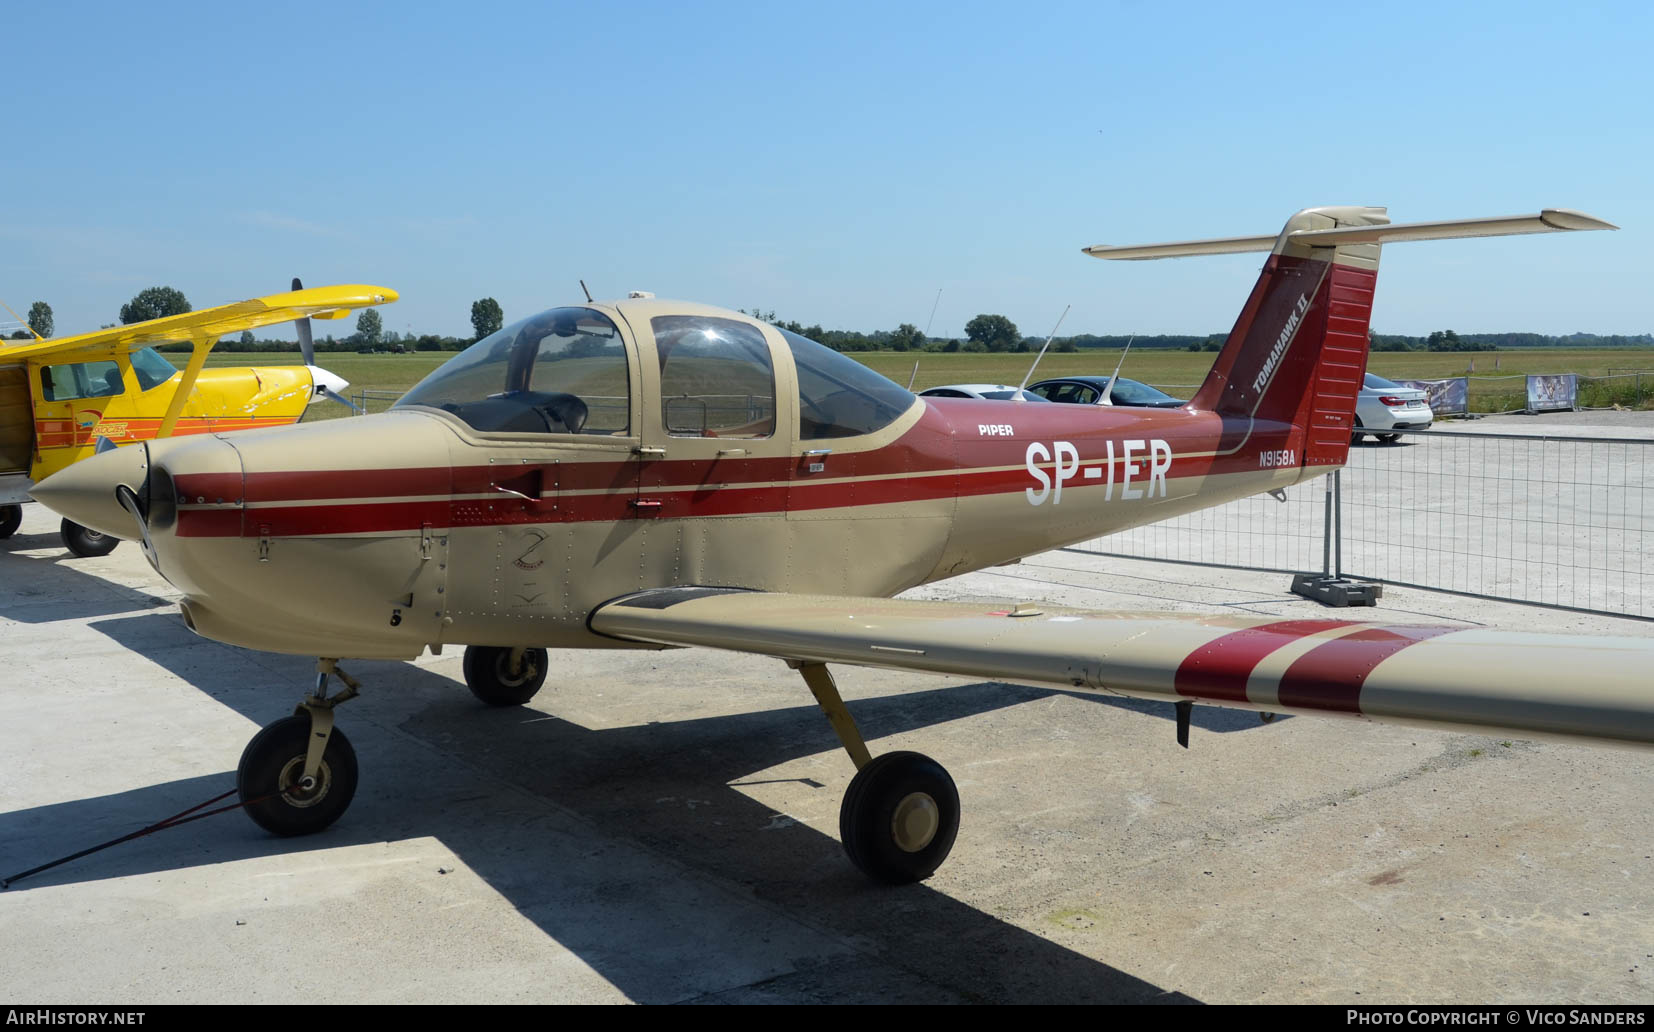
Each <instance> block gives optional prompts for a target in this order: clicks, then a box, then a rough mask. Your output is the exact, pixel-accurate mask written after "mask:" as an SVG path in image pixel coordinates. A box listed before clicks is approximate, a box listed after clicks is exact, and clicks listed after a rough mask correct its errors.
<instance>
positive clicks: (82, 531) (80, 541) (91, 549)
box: [61, 520, 121, 559]
mask: <svg viewBox="0 0 1654 1032" xmlns="http://www.w3.org/2000/svg"><path fill="white" fill-rule="evenodd" d="M61 532H62V534H63V547H64V548H67V549H68V550H69V551H71V552H73V553H74V554H76V555H78V556H80V557H81V558H82V559H91V558H92V557H94V556H99V555H108V554H109V553H110V552H113V551H114V550H115V546H116V545H118V544H120V543H121V539H120V538H118V537H111V536H110V535H108V534H99V533H98V532H97V531H95V530H93V529H92V528H90V527H83V526H81V525H80V524H78V523H76V522H74V521H73V520H64V521H63V527H62V528H61Z"/></svg>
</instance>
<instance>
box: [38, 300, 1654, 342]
mask: <svg viewBox="0 0 1654 1032" xmlns="http://www.w3.org/2000/svg"><path fill="white" fill-rule="evenodd" d="M191 310H192V309H191V308H190V303H189V300H188V299H187V298H185V297H184V295H183V293H182V292H181V291H179V290H176V289H174V288H172V287H150V288H148V289H146V290H142V291H139V292H138V294H137V295H136V296H134V297H133V298H132V300H131V301H129V302H127V303H126V304H124V305H122V306H121V310H120V321H121V323H122V324H131V323H135V322H144V321H146V320H149V319H161V318H165V317H166V316H169V315H182V314H184V313H185V312H189V311H191ZM741 311H742V313H743V314H746V315H750V316H752V317H753V318H755V319H760V320H762V321H764V322H767V323H770V324H771V325H774V326H777V327H780V328H781V329H784V330H788V331H790V332H792V333H796V334H798V335H799V336H801V337H808V338H809V339H811V340H813V341H816V342H818V343H821V344H824V345H826V346H827V347H829V348H832V349H833V350H835V351H923V352H996V353H1003V352H1030V351H1038V350H1039V349H1040V348H1041V347H1042V346H1044V344H1045V340H1044V338H1041V337H1025V336H1023V335H1022V333H1021V332H1019V331H1018V330H1017V326H1016V323H1014V322H1012V321H1011V320H1010V319H1008V318H1006V317H1005V316H1003V315H998V314H993V313H987V312H984V313H982V314H980V315H978V316H976V317H975V318H974V319H972V320H971V321H970V322H968V323H966V324H965V336H963V337H927V336H926V335H925V334H924V333H922V332H920V330H919V328H918V327H917V326H914V325H913V324H912V323H902V324H901V325H900V326H898V327H896V328H895V329H894V330H874V331H873V332H871V333H864V332H862V331H860V330H829V329H826V328H825V327H823V326H822V325H820V324H819V323H816V324H812V325H808V326H806V325H804V324H803V323H800V322H798V321H797V320H793V319H779V318H777V317H776V314H775V312H774V311H773V310H771V311H763V310H761V309H759V308H753V309H752V310H751V311H750V312H749V311H747V310H746V309H741ZM28 324H29V327H30V328H31V329H32V330H33V331H34V333H38V334H39V335H40V336H42V337H50V336H51V335H52V331H53V324H52V306H51V305H49V304H47V303H46V302H44V301H36V302H35V303H34V304H33V305H31V306H30V308H29V318H28ZM113 325H115V324H114V323H109V324H107V325H106V326H105V327H104V328H106V329H107V328H108V326H113ZM504 325H505V312H504V311H503V310H502V309H501V308H500V303H499V302H498V301H496V300H494V299H493V298H491V297H484V298H478V299H477V300H476V301H474V302H472V303H471V328H472V330H473V336H470V337H452V336H446V335H442V334H434V333H424V334H413V333H407V334H400V333H397V332H396V331H394V330H386V329H385V324H384V320H383V319H382V318H381V317H380V315H379V312H378V311H377V310H375V309H372V308H367V309H363V310H362V311H361V313H360V314H358V316H357V318H356V332H355V333H352V334H349V335H346V336H343V337H335V336H333V335H332V334H328V335H327V336H324V337H318V338H317V339H316V350H317V351H323V352H339V351H398V352H400V351H462V350H464V349H465V348H467V347H469V346H470V345H471V344H473V343H475V342H476V341H479V340H481V339H482V338H484V337H486V336H488V335H489V334H491V333H496V332H498V331H499V330H500V329H501V327H503V326H504ZM32 335H33V334H31V333H30V332H29V330H18V331H17V332H15V333H13V334H12V337H13V339H17V340H28V339H30V337H31V336H32ZM1367 337H1368V342H1369V345H1370V347H1371V350H1373V351H1495V350H1499V349H1501V348H1570V347H1580V348H1585V347H1588V348H1647V347H1654V334H1649V333H1642V334H1636V335H1624V334H1596V333H1570V334H1564V335H1561V336H1553V335H1548V334H1543V333H1466V334H1459V333H1456V332H1455V331H1453V330H1437V331H1435V332H1434V333H1431V334H1429V335H1427V336H1423V337H1409V336H1404V335H1398V334H1387V333H1373V332H1371V331H1369V332H1368V335H1367ZM1226 339H1227V334H1222V333H1210V334H1205V335H1191V334H1152V335H1127V334H1095V333H1080V334H1074V335H1072V336H1068V337H1056V338H1053V339H1052V341H1051V349H1052V350H1053V351H1059V352H1076V351H1082V350H1088V349H1092V348H1108V349H1115V350H1117V349H1119V348H1123V347H1125V346H1126V345H1127V343H1128V342H1129V343H1130V344H1131V345H1132V347H1134V348H1182V349H1184V350H1187V351H1217V350H1219V349H1220V348H1222V346H1223V342H1224V341H1225V340H1226ZM218 348H219V350H221V351H235V352H268V351H294V350H297V348H298V343H297V342H296V341H292V340H270V339H261V338H255V337H254V336H253V334H252V333H250V332H248V333H243V334H241V335H240V336H239V337H236V338H225V339H223V340H221V341H219V342H218ZM161 350H163V351H168V350H177V351H187V350H189V345H188V344H187V343H178V344H164V345H162V346H161Z"/></svg>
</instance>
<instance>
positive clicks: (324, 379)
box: [305, 366, 350, 405]
mask: <svg viewBox="0 0 1654 1032" xmlns="http://www.w3.org/2000/svg"><path fill="white" fill-rule="evenodd" d="M305 368H306V369H308V370H310V382H311V383H313V384H315V389H314V390H312V391H311V392H310V401H309V402H307V404H310V405H314V404H316V402H318V401H321V400H323V399H324V398H326V397H327V395H329V394H331V395H333V396H334V397H336V398H343V397H344V396H345V391H346V390H347V389H349V387H350V381H349V380H347V379H345V378H344V377H342V376H340V375H339V374H338V373H330V372H328V371H327V370H326V369H323V368H322V367H321V366H305Z"/></svg>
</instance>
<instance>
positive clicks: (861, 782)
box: [838, 752, 959, 885]
mask: <svg viewBox="0 0 1654 1032" xmlns="http://www.w3.org/2000/svg"><path fill="white" fill-rule="evenodd" d="M838 828H839V838H840V839H841V840H842V841H843V842H844V851H845V852H846V853H848V854H849V855H850V862H851V863H853V864H855V865H856V866H857V867H858V868H860V869H861V872H862V873H863V874H865V875H867V876H868V877H869V878H872V879H874V880H875V881H881V882H884V883H885V884H887V885H906V884H908V883H909V882H916V881H919V880H921V879H924V878H929V877H930V876H931V874H933V873H934V872H935V871H936V869H937V868H938V867H940V866H942V861H943V860H946V859H947V857H948V853H949V852H950V851H951V850H952V849H953V840H954V838H955V837H956V836H957V835H958V834H959V790H958V789H956V788H954V786H953V779H952V778H950V777H948V772H947V771H946V770H944V769H943V768H942V765H941V764H940V763H937V762H936V761H935V760H933V759H931V758H930V757H929V756H923V755H920V754H919V753H916V752H893V753H885V754H884V755H883V756H879V757H876V758H875V759H874V760H873V761H872V762H870V763H869V764H868V765H867V766H865V767H863V768H862V769H861V770H859V771H857V772H856V777H855V779H854V780H852V781H851V782H850V787H849V789H848V790H846V791H845V793H844V803H843V805H842V806H841V807H840V808H839V821H838Z"/></svg>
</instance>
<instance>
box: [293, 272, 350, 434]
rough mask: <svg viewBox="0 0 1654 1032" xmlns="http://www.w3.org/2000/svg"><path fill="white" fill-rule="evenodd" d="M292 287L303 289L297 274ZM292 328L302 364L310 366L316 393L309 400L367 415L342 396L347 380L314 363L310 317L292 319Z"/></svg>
mask: <svg viewBox="0 0 1654 1032" xmlns="http://www.w3.org/2000/svg"><path fill="white" fill-rule="evenodd" d="M293 289H294V290H296V291H297V290H303V289H304V284H303V283H300V282H299V278H298V277H297V276H294V277H293ZM293 328H294V329H296V330H298V332H299V354H300V355H302V356H303V357H304V364H305V365H306V366H308V367H309V368H310V381H311V382H312V383H314V384H315V385H316V393H315V396H314V397H312V398H311V399H310V400H311V402H312V403H314V402H315V400H316V398H326V399H328V400H329V401H336V402H338V403H339V404H341V405H343V406H345V407H346V408H348V409H350V410H351V411H352V412H354V413H356V414H357V415H358V416H365V415H367V410H365V409H362V408H358V407H357V405H356V404H355V402H352V401H351V400H350V399H349V398H347V397H345V396H344V393H343V392H344V389H345V388H346V387H349V386H350V382H349V381H348V380H346V379H345V378H344V377H342V376H338V375H336V374H334V373H330V372H328V371H327V370H325V369H323V368H321V367H320V366H318V365H316V335H315V334H313V333H311V332H310V317H309V316H308V315H307V316H305V317H304V318H303V319H294V320H293Z"/></svg>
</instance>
